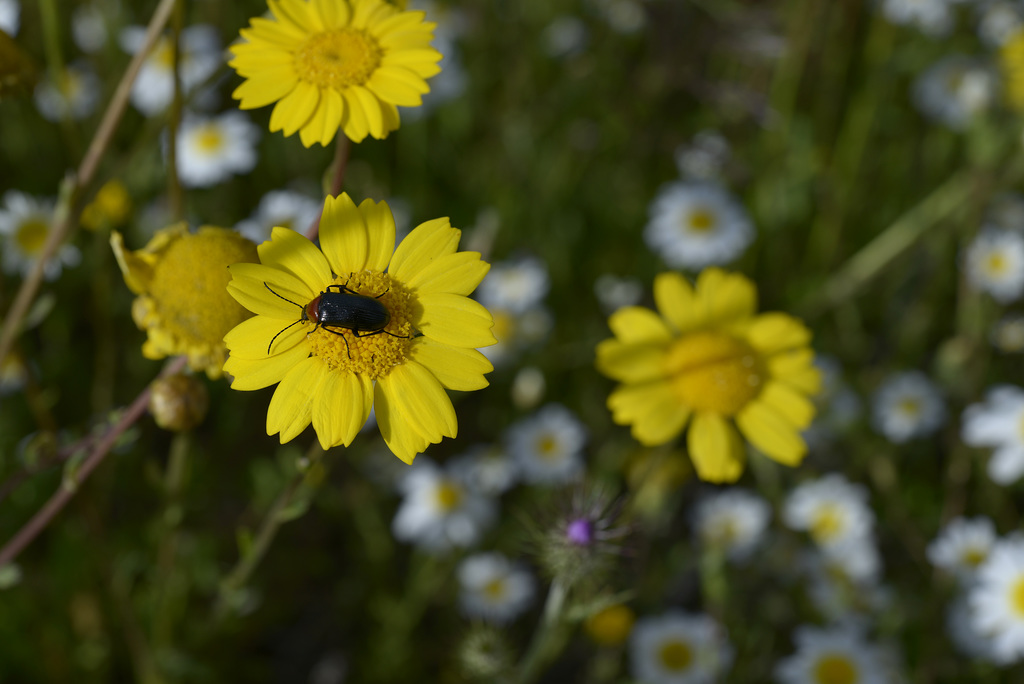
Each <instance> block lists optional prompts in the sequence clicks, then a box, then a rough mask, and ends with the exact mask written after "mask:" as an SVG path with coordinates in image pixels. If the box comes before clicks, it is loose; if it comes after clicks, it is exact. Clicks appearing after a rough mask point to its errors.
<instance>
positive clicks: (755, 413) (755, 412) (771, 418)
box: [736, 400, 807, 466]
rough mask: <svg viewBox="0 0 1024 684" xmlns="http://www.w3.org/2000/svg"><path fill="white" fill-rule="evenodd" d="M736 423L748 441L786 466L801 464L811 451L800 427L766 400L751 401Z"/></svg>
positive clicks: (740, 413) (738, 416)
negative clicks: (794, 425) (799, 429)
mask: <svg viewBox="0 0 1024 684" xmlns="http://www.w3.org/2000/svg"><path fill="white" fill-rule="evenodd" d="M736 425H738V426H739V428H740V430H741V431H742V432H743V436H744V437H746V438H747V441H749V442H750V443H751V444H753V445H754V446H755V447H757V448H758V449H759V450H760V451H762V452H764V454H765V455H766V456H768V457H770V458H772V459H774V460H776V461H778V462H779V463H781V464H783V465H788V466H796V465H799V464H800V461H802V460H803V459H804V455H805V454H806V453H807V445H806V444H805V443H804V440H803V438H801V437H800V433H799V432H797V429H796V428H795V427H793V425H792V424H791V423H790V422H789V421H788V420H786V419H785V418H783V417H782V416H781V415H779V414H778V413H777V412H776V411H775V410H774V409H773V408H772V407H771V406H769V405H768V404H767V403H765V402H763V401H758V400H754V401H752V402H750V403H749V404H747V406H745V407H744V408H743V410H742V411H740V412H739V414H737V416H736Z"/></svg>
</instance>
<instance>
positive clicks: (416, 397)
mask: <svg viewBox="0 0 1024 684" xmlns="http://www.w3.org/2000/svg"><path fill="white" fill-rule="evenodd" d="M377 382H378V383H382V384H384V385H385V387H388V388H390V392H389V394H390V396H391V398H392V402H393V403H394V404H395V406H396V407H397V408H398V411H399V413H401V414H402V415H403V416H404V417H405V419H406V420H407V421H409V424H410V425H411V426H412V428H413V429H414V430H415V431H416V432H417V433H418V434H420V435H422V436H423V437H424V438H425V439H426V440H427V441H428V442H430V443H432V444H436V443H437V442H440V441H441V439H442V438H443V437H455V435H456V434H457V433H458V428H459V426H458V421H457V420H456V418H455V407H453V406H452V401H451V399H449V398H448V394H447V393H445V391H444V388H443V387H441V383H439V382H438V381H437V378H435V377H434V376H433V374H431V372H430V371H428V370H427V369H426V368H424V367H423V366H421V365H420V364H418V363H415V362H412V363H403V364H402V365H400V366H395V367H394V368H392V369H391V372H390V373H388V374H387V375H386V376H384V377H383V378H381V379H379V380H378V381H377Z"/></svg>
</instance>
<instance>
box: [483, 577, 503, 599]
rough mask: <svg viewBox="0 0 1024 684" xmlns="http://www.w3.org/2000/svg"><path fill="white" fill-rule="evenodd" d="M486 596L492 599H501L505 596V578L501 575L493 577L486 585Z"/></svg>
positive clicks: (484, 591)
mask: <svg viewBox="0 0 1024 684" xmlns="http://www.w3.org/2000/svg"><path fill="white" fill-rule="evenodd" d="M483 593H484V596H486V597H487V598H488V599H489V600H491V601H499V600H501V599H503V598H504V597H505V580H504V579H503V578H501V577H499V578H497V579H492V580H491V581H490V582H488V583H487V584H485V585H484V590H483Z"/></svg>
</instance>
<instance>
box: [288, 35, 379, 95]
mask: <svg viewBox="0 0 1024 684" xmlns="http://www.w3.org/2000/svg"><path fill="white" fill-rule="evenodd" d="M383 56H384V50H383V49H382V48H381V46H380V44H379V43H378V42H377V39H376V38H374V37H373V36H371V35H370V34H369V33H367V32H366V31H363V30H361V29H353V28H342V29H335V30H333V31H325V32H324V33H318V34H316V35H315V36H313V37H312V38H310V39H309V40H307V41H306V42H305V44H303V46H302V47H300V48H299V50H298V51H297V52H296V53H295V70H296V72H297V73H298V76H299V78H300V79H302V80H303V81H305V82H307V83H312V84H313V85H318V86H321V87H324V88H332V89H334V90H342V89H344V88H348V87H350V86H355V85H362V84H364V83H366V82H367V81H368V80H370V77H371V76H372V75H373V72H374V71H376V70H377V67H379V66H380V61H381V58H382V57H383Z"/></svg>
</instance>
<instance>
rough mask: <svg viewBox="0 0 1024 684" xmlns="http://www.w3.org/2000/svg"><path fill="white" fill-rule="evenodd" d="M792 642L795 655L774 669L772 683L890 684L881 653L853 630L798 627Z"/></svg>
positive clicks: (783, 660) (785, 659)
mask: <svg viewBox="0 0 1024 684" xmlns="http://www.w3.org/2000/svg"><path fill="white" fill-rule="evenodd" d="M793 641H794V643H795V644H796V653H794V654H793V655H791V656H789V657H788V658H784V659H782V660H781V661H780V662H779V663H778V665H776V667H775V680H776V681H778V682H779V683H780V684H823V683H824V682H843V683H844V684H888V682H889V677H888V675H887V673H886V668H885V666H884V659H883V657H882V654H881V652H880V651H879V649H878V648H877V647H876V646H872V645H870V644H868V643H866V642H865V641H864V640H863V638H862V637H861V636H860V634H859V633H858V632H857V631H856V630H854V629H850V628H841V627H840V628H832V629H817V628H815V627H800V628H798V629H797V630H796V632H795V633H794V635H793Z"/></svg>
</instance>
